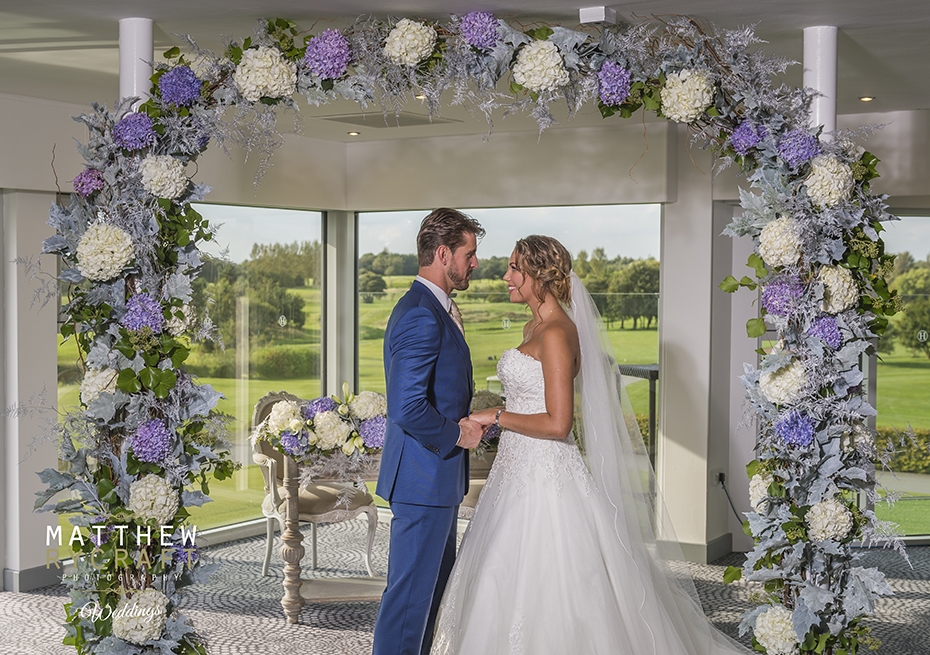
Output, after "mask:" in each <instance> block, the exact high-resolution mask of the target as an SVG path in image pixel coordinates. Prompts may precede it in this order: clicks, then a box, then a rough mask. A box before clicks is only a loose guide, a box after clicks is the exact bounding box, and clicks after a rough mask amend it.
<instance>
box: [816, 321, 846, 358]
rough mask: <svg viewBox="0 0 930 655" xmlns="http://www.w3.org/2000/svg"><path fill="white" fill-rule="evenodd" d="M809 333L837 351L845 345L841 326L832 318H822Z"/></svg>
mask: <svg viewBox="0 0 930 655" xmlns="http://www.w3.org/2000/svg"><path fill="white" fill-rule="evenodd" d="M807 333H808V334H809V335H811V336H813V337H820V338H821V339H823V341H824V343H826V344H827V345H828V346H830V347H831V348H833V350H836V349H837V348H839V347H840V345H842V343H843V335H842V334H841V333H840V326H839V325H837V323H836V319H835V318H833V317H832V316H821V317H820V318H818V319H817V320H816V321H814V323H813V324H812V325H811V326H810V329H809V330H808V331H807Z"/></svg>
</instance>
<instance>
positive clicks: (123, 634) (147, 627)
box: [113, 589, 168, 646]
mask: <svg viewBox="0 0 930 655" xmlns="http://www.w3.org/2000/svg"><path fill="white" fill-rule="evenodd" d="M167 618H168V597H167V596H165V594H163V593H162V592H160V591H158V590H157V589H143V590H141V591H136V592H134V593H133V595H132V598H129V597H127V596H123V598H121V599H120V601H119V603H117V605H116V609H115V610H113V635H114V636H115V637H118V638H119V639H124V640H125V641H128V642H131V643H133V644H136V645H139V646H141V645H142V644H144V643H145V642H147V641H152V640H154V639H159V638H160V637H161V633H162V632H163V631H164V629H165V620H166V619H167Z"/></svg>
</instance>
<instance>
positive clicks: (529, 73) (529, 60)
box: [513, 41, 568, 93]
mask: <svg viewBox="0 0 930 655" xmlns="http://www.w3.org/2000/svg"><path fill="white" fill-rule="evenodd" d="M513 80H514V82H516V83H517V84H519V85H521V86H522V87H523V88H525V89H527V90H529V91H534V92H536V93H539V92H540V91H555V90H556V89H558V88H559V87H560V86H565V85H566V84H568V71H567V70H565V62H563V61H562V55H561V54H559V49H558V48H557V47H556V45H555V44H554V43H551V42H549V41H533V42H532V43H530V44H528V45H525V46H523V47H522V48H520V51H519V52H518V53H517V62H516V63H515V64H514V65H513Z"/></svg>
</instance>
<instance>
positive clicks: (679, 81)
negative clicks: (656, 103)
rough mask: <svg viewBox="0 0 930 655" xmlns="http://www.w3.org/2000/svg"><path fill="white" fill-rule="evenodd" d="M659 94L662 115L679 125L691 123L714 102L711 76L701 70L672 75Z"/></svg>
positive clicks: (683, 71) (687, 70)
mask: <svg viewBox="0 0 930 655" xmlns="http://www.w3.org/2000/svg"><path fill="white" fill-rule="evenodd" d="M659 93H660V96H661V97H662V113H663V114H664V115H665V116H667V117H668V118H670V119H672V120H673V121H677V122H679V123H690V122H691V121H693V120H694V119H696V118H697V117H698V116H700V115H701V114H703V113H704V110H705V109H707V108H708V107H709V106H710V105H711V104H712V103H713V102H714V86H713V84H712V83H711V79H710V76H709V74H708V73H707V71H704V70H699V69H695V70H689V69H685V70H682V71H678V72H677V73H671V74H670V75H669V76H668V77H667V78H666V81H665V86H664V87H662V90H661V91H660V92H659Z"/></svg>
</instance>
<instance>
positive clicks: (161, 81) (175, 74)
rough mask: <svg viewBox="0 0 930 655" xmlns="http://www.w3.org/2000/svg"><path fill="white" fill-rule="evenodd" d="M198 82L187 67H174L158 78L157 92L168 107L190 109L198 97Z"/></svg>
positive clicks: (200, 83)
mask: <svg viewBox="0 0 930 655" xmlns="http://www.w3.org/2000/svg"><path fill="white" fill-rule="evenodd" d="M202 86H203V82H201V81H200V78H198V77H197V76H196V75H195V74H194V71H192V70H191V69H190V68H188V67H187V66H176V67H175V68H172V69H171V70H170V71H168V72H167V73H165V74H164V75H162V76H161V77H160V78H158V90H159V92H160V93H161V97H162V99H163V100H164V101H165V102H166V103H168V104H169V105H177V106H178V107H190V106H191V105H192V104H194V102H195V101H196V100H197V98H199V97H200V89H201V87H202Z"/></svg>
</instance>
